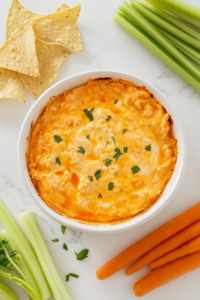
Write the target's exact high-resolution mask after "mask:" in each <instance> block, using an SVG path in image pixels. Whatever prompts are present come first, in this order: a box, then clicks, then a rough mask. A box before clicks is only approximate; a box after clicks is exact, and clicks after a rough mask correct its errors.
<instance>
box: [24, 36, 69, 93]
mask: <svg viewBox="0 0 200 300" xmlns="http://www.w3.org/2000/svg"><path fill="white" fill-rule="evenodd" d="M36 49H37V56H38V62H39V69H40V77H37V78H33V77H31V76H27V75H23V74H19V75H20V78H21V80H22V81H23V83H24V84H25V86H26V87H27V89H28V90H29V92H30V93H31V95H32V96H33V97H34V98H35V99H37V98H39V97H40V95H42V93H44V91H45V90H47V89H48V87H49V86H50V84H51V82H52V81H53V80H54V79H56V77H57V76H58V72H59V67H60V65H61V63H62V62H63V61H64V59H65V58H66V57H68V56H69V55H70V52H69V51H67V50H66V48H64V47H62V46H58V45H54V44H49V43H46V42H43V41H41V40H39V39H36Z"/></svg>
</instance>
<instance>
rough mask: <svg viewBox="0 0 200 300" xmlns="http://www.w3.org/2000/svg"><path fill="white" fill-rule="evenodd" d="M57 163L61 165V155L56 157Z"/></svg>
mask: <svg viewBox="0 0 200 300" xmlns="http://www.w3.org/2000/svg"><path fill="white" fill-rule="evenodd" d="M55 164H56V165H57V164H59V165H61V161H60V158H59V157H56V162H55Z"/></svg>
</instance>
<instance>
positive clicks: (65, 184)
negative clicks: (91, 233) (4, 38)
mask: <svg viewBox="0 0 200 300" xmlns="http://www.w3.org/2000/svg"><path fill="white" fill-rule="evenodd" d="M115 100H118V101H115ZM92 108H93V110H92ZM84 109H87V111H91V110H92V118H93V120H89V118H88V116H87V114H85V113H84V111H83V110H84ZM172 127H173V126H172V121H171V119H170V116H169V114H168V113H167V112H166V110H165V108H163V107H162V105H161V104H160V103H159V102H158V101H157V100H156V99H155V98H154V97H153V95H152V94H151V93H150V92H149V91H147V90H146V89H145V87H138V86H135V85H134V84H133V83H131V82H127V81H124V80H120V79H109V78H107V79H97V80H92V81H89V82H88V83H86V84H84V85H83V86H80V87H78V88H75V89H72V90H70V91H67V92H65V93H64V94H63V95H59V96H56V97H52V98H51V99H50V101H49V102H48V103H47V105H46V106H45V108H44V111H43V113H42V114H41V115H40V117H39V118H38V120H37V122H36V124H35V125H34V127H33V129H32V131H31V134H30V142H29V147H28V149H27V163H28V170H29V174H30V177H31V179H32V182H33V184H34V186H35V188H36V190H37V192H38V194H39V195H40V197H41V198H42V199H43V201H44V202H45V203H46V204H47V205H48V206H49V207H51V208H52V209H53V210H55V211H56V212H58V213H59V214H61V215H64V216H66V217H68V218H72V219H75V220H77V221H79V222H83V223H87V224H116V223H119V222H124V221H127V220H129V219H131V218H133V217H134V216H136V215H138V214H140V213H143V212H145V211H146V210H148V209H149V208H150V207H151V206H152V205H153V204H154V203H155V202H156V201H157V200H158V198H159V196H160V195H161V193H162V192H163V190H164V189H165V186H166V184H167V182H168V181H169V180H170V178H171V176H172V174H173V171H174V168H175V164H176V160H177V141H176V139H175V138H174V137H173V134H172ZM124 129H126V130H127V131H126V132H125V131H124ZM55 135H58V136H59V137H60V138H61V139H62V140H60V141H59V142H56V140H55ZM148 145H151V147H150V148H151V151H148V150H146V149H145V148H146V147H147V146H148ZM79 147H82V148H79ZM124 147H127V152H126V149H124ZM116 148H117V149H116ZM147 149H149V148H147ZM119 152H120V153H122V155H121V156H120V157H119V158H118V160H117V157H116V156H115V155H116V154H117V153H119ZM114 156H115V157H114ZM107 159H110V160H111V164H110V165H108V166H106V160H107ZM134 166H136V167H134ZM132 167H134V168H133V169H132ZM135 168H136V171H138V170H139V171H138V172H137V173H135V172H134V171H133V170H134V169H135ZM98 170H101V177H100V178H98V177H97V176H95V173H96V172H97V171H98ZM99 172H100V171H99ZM88 176H92V177H88ZM109 183H113V184H114V185H113V184H111V188H112V186H113V189H111V188H110V189H109Z"/></svg>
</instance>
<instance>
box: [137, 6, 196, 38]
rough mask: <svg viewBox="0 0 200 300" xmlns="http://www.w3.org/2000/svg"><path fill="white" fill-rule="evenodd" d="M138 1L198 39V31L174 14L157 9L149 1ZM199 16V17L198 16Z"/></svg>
mask: <svg viewBox="0 0 200 300" xmlns="http://www.w3.org/2000/svg"><path fill="white" fill-rule="evenodd" d="M137 2H138V3H140V4H141V5H143V6H144V7H146V8H147V9H149V10H150V11H151V12H153V13H154V14H156V15H157V16H159V17H160V18H162V19H164V20H165V21H167V22H169V23H170V24H172V25H174V26H176V27H177V28H179V29H180V30H182V31H184V32H185V33H187V34H189V35H190V36H192V37H194V38H195V39H197V40H200V32H198V31H197V30H195V29H193V28H192V27H190V26H188V25H186V24H185V23H184V22H182V21H180V20H178V19H177V18H175V17H174V16H172V15H170V14H168V13H167V12H165V11H163V10H161V9H159V8H158V7H156V6H154V5H151V4H150V3H148V2H146V1H144V0H137ZM199 18H200V17H199Z"/></svg>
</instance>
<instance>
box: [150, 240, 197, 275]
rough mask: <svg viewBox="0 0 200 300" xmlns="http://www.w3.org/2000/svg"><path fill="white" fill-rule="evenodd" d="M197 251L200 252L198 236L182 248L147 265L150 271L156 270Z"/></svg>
mask: <svg viewBox="0 0 200 300" xmlns="http://www.w3.org/2000/svg"><path fill="white" fill-rule="evenodd" d="M197 251H200V235H198V236H197V237H196V238H194V239H193V240H191V241H189V242H188V243H186V244H184V245H183V246H181V247H179V248H177V249H175V250H173V251H170V252H169V253H167V254H166V255H164V256H162V257H160V258H158V259H157V260H155V261H153V262H151V263H150V264H149V268H150V269H151V270H153V269H156V268H158V267H160V266H163V265H165V264H167V263H169V262H172V261H174V260H176V259H178V258H180V257H183V256H186V255H188V254H192V253H194V252H197Z"/></svg>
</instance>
